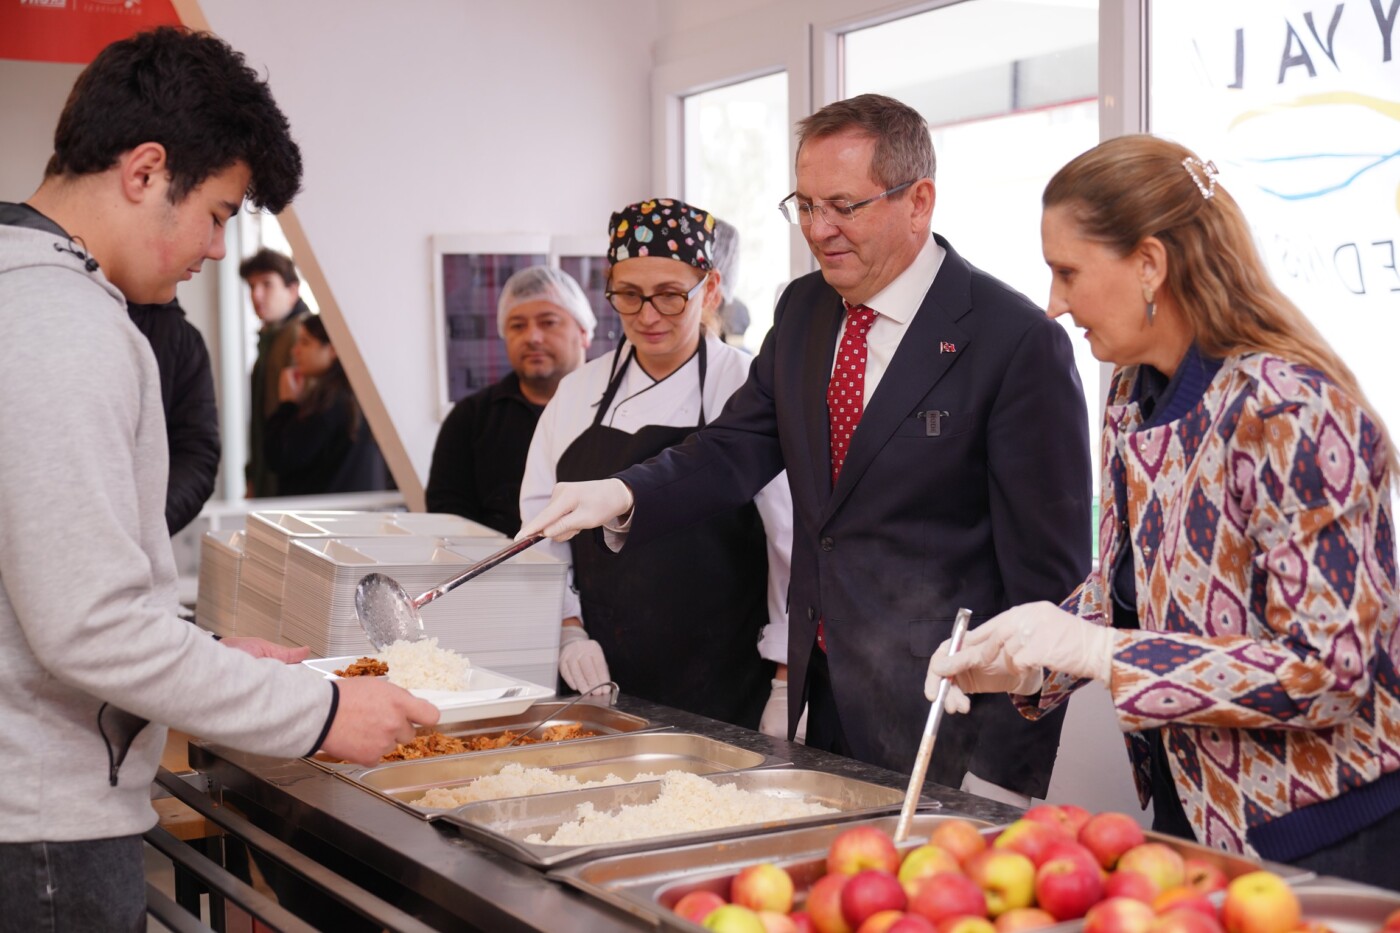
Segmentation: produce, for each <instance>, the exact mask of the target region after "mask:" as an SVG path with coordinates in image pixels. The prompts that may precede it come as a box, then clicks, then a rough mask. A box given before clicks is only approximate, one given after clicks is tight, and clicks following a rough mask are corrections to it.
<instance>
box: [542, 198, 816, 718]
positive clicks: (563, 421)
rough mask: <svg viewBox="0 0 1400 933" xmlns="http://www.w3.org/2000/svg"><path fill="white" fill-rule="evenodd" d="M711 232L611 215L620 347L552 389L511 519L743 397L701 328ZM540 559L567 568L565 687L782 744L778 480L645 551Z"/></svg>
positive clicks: (672, 221)
mask: <svg viewBox="0 0 1400 933" xmlns="http://www.w3.org/2000/svg"><path fill="white" fill-rule="evenodd" d="M714 226H715V218H714V217H713V216H711V215H710V214H708V213H706V212H705V211H703V210H700V209H699V208H697V207H692V206H691V205H689V204H685V203H684V202H682V201H676V200H670V199H665V198H663V199H658V200H653V201H643V202H641V203H640V204H633V205H631V206H629V207H626V208H624V209H622V210H621V211H618V212H617V213H615V214H613V215H612V220H611V222H610V223H609V225H608V238H609V243H608V261H609V262H610V263H611V264H612V265H611V269H610V270H609V277H608V293H607V294H608V301H609V302H610V303H611V304H612V306H613V307H614V308H615V309H616V310H617V312H618V314H619V316H620V317H621V318H622V329H623V331H624V333H625V335H626V338H627V339H626V340H625V341H624V342H623V343H622V344H621V345H620V346H619V347H618V348H617V349H616V350H615V351H614V352H613V353H611V354H607V355H605V356H602V357H599V358H598V359H596V360H593V361H592V362H590V363H587V364H586V365H584V366H582V367H580V368H579V369H578V370H576V371H574V372H573V373H571V374H569V375H568V376H566V377H565V378H564V380H563V382H561V383H560V385H559V390H558V391H557V392H556V393H555V395H554V398H553V399H552V400H551V401H550V403H549V405H548V406H547V407H546V408H545V410H544V414H543V415H541V416H540V423H539V426H538V427H537V428H536V429H535V436H534V440H533V441H532V442H531V444H530V454H529V458H528V460H527V461H526V465H525V477H524V481H523V483H522V485H521V490H520V514H521V516H522V517H523V518H524V519H525V520H526V521H528V520H529V519H531V518H533V517H534V516H535V515H536V514H538V513H539V512H540V510H541V509H543V508H544V506H545V504H546V503H547V502H548V501H549V496H550V492H551V490H553V488H554V484H555V483H556V482H578V481H581V480H593V479H602V478H604V477H607V476H611V475H612V474H614V473H616V472H618V471H619V470H622V469H625V468H626V467H629V466H632V465H633V464H636V463H640V462H642V461H643V460H646V459H648V458H650V457H653V456H655V455H656V454H659V453H660V452H661V451H663V450H665V449H666V448H667V447H670V446H672V445H675V444H678V443H680V442H681V441H682V440H684V439H685V438H686V437H687V436H688V435H689V434H690V433H691V432H693V431H694V430H696V429H697V428H700V427H703V426H704V424H705V423H706V421H707V420H712V419H713V418H714V417H715V416H716V415H718V414H719V412H720V409H721V408H723V406H724V403H725V401H726V400H727V399H728V398H729V396H730V395H731V394H732V393H733V392H734V391H735V390H736V389H738V388H739V386H740V385H741V384H743V382H744V380H745V378H746V377H747V375H748V368H749V361H750V357H748V356H747V355H746V354H744V353H743V352H741V351H739V350H736V349H734V348H733V347H730V346H728V345H727V344H725V343H724V341H723V340H721V339H720V338H719V336H718V334H717V332H716V329H715V328H714V327H712V326H710V327H707V326H705V325H704V322H703V318H704V317H705V316H706V314H707V312H708V313H709V314H710V315H711V316H713V314H714V312H715V310H717V309H718V307H719V304H720V301H721V294H720V283H719V278H720V277H719V273H718V272H717V271H716V270H715V268H714V263H713V243H714ZM541 546H543V547H549V548H552V549H554V550H555V552H556V556H558V557H560V559H567V560H569V561H570V562H571V563H572V564H573V587H572V588H571V590H570V591H568V592H566V594H565V601H564V613H563V614H564V620H563V629H562V631H561V637H560V652H559V673H560V675H561V676H562V677H563V678H564V681H565V682H566V683H567V684H568V685H569V686H570V687H572V688H573V689H575V690H580V691H584V690H588V689H589V688H591V687H594V686H596V685H598V684H600V683H603V682H605V681H608V680H613V681H615V682H616V683H617V684H618V686H619V687H620V688H621V689H622V690H623V691H625V692H627V693H631V694H634V695H636V696H640V697H643V698H645V699H648V700H652V701H655V702H658V703H664V704H666V705H668V706H673V707H677V708H679V709H684V710H689V711H690V712H694V713H699V714H701V715H705V716H710V717H713V718H715V719H721V720H724V721H726V722H731V723H735V724H737V725H741V726H746V727H748V728H755V727H758V726H760V720H761V721H762V722H761V725H762V727H763V731H765V732H768V733H769V734H772V735H785V734H786V732H787V682H786V674H787V668H786V664H785V662H786V660H787V613H786V608H785V603H786V592H787V585H788V569H789V567H788V564H789V554H790V551H791V546H792V498H791V495H790V493H789V491H788V483H787V475H786V474H779V476H778V477H777V478H776V479H775V480H773V482H772V483H770V484H769V485H768V486H767V487H765V488H764V489H763V491H762V492H760V493H759V494H758V496H757V497H755V499H754V500H753V502H751V503H748V504H746V505H744V506H743V507H741V508H739V509H736V510H734V511H732V512H729V513H727V514H724V515H720V516H717V517H714V518H711V519H709V520H707V521H704V522H701V523H699V524H697V525H694V526H692V527H690V528H688V529H685V530H684V531H679V532H677V533H675V534H673V535H671V536H669V537H667V538H665V539H663V540H660V541H657V542H655V543H654V544H653V545H652V546H649V547H645V548H637V549H629V550H627V551H626V552H625V553H613V552H612V551H611V550H609V549H608V548H607V546H606V545H605V544H604V543H603V541H602V533H601V532H598V533H594V534H581V535H578V536H576V537H575V538H573V540H571V541H569V542H568V543H567V544H559V543H555V542H553V541H547V542H545V543H544V544H543V545H541ZM775 665H776V666H777V670H776V677H775Z"/></svg>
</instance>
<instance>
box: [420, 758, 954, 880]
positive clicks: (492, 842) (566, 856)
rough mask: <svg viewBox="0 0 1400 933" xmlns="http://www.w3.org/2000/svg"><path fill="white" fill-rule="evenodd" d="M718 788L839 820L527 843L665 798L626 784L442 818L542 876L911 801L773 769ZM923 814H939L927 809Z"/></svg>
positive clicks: (875, 788)
mask: <svg viewBox="0 0 1400 933" xmlns="http://www.w3.org/2000/svg"><path fill="white" fill-rule="evenodd" d="M705 780H707V781H713V782H715V783H717V784H734V785H737V786H738V787H739V789H740V790H746V791H753V792H756V793H760V794H766V795H768V796H772V797H786V798H790V799H791V798H797V799H801V800H805V801H807V802H810V803H819V804H823V805H825V806H828V807H833V808H835V809H836V810H838V811H840V812H838V813H823V814H820V815H818V816H811V817H803V818H800V819H795V820H783V821H781V822H777V823H750V824H748V825H743V826H731V827H728V828H725V829H716V830H708V831H705V832H691V833H677V834H674V835H668V836H654V837H651V838H647V839H633V840H629V841H626V842H607V843H595V844H591V845H577V846H551V845H540V844H538V843H531V842H526V841H525V840H526V838H527V837H528V836H530V835H532V834H534V833H539V834H540V835H541V836H546V837H547V836H549V835H550V834H552V833H553V832H554V831H555V830H557V829H558V828H559V827H560V826H561V825H563V824H564V823H570V822H573V821H574V820H575V819H577V811H578V808H579V806H580V805H582V804H585V803H589V804H592V805H593V807H594V808H595V809H597V810H600V811H606V812H617V811H618V810H620V809H621V808H622V807H624V806H640V805H645V804H649V803H652V802H653V801H655V800H656V798H657V797H658V796H660V793H661V783H660V782H659V781H647V782H643V783H640V784H622V785H617V786H613V787H593V788H588V789H586V790H576V791H565V792H563V793H558V794H541V795H540V796H537V797H512V798H508V799H505V800H487V801H483V802H481V803H469V804H467V805H466V806H463V807H458V808H457V809H456V810H447V811H445V812H444V813H442V815H441V816H440V817H439V818H440V819H441V820H443V821H446V822H448V823H451V824H453V825H454V826H456V827H457V828H458V829H459V830H461V832H462V833H463V834H464V835H466V836H469V837H470V838H472V839H474V840H476V841H478V842H480V843H482V844H484V845H487V846H490V847H492V848H494V849H497V850H499V851H501V852H504V853H505V854H506V855H509V856H511V857H512V858H514V859H517V860H518V861H521V862H524V863H525V864H527V865H533V866H534V867H536V868H553V867H558V866H562V865H567V864H572V863H575V862H581V861H585V860H587V859H596V858H603V857H605V856H612V855H621V854H624V853H628V852H643V851H647V850H651V849H661V848H668V847H671V846H677V845H687V844H691V843H706V844H713V843H724V844H728V843H731V842H738V841H741V839H740V837H745V836H750V835H752V834H754V833H771V832H774V831H775V830H786V829H793V828H796V827H801V826H814V825H821V824H826V823H833V822H842V821H848V820H852V819H858V818H860V817H867V816H871V815H874V814H883V813H890V812H893V811H896V810H898V809H899V808H900V805H901V803H903V800H904V792H903V791H902V790H898V789H895V788H891V787H882V786H881V785H879V784H871V783H869V782H868V781H860V780H856V779H855V778H848V777H843V776H841V775H838V774H828V773H826V772H824V771H805V770H800V769H792V768H770V769H765V770H760V771H740V772H736V773H732V774H712V775H708V776H706V777H705ZM923 805H924V806H930V807H934V806H938V804H936V803H934V802H933V801H925V802H924V804H923Z"/></svg>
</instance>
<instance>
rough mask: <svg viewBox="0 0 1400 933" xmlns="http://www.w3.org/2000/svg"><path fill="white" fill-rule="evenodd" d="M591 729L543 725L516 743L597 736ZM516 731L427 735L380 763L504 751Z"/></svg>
mask: <svg viewBox="0 0 1400 933" xmlns="http://www.w3.org/2000/svg"><path fill="white" fill-rule="evenodd" d="M597 734H598V733H597V732H594V731H593V730H591V729H585V728H583V724H582V723H578V722H565V723H560V724H559V725H557V726H546V727H545V728H543V729H541V730H540V731H539V732H537V733H535V734H534V735H529V736H526V737H525V738H524V739H523V740H522V741H521V742H520V743H519V744H520V745H534V744H535V743H536V742H563V741H567V740H568V739H586V738H591V737H592V736H595V735H597ZM519 736H520V733H519V732H512V731H510V730H506V731H505V732H500V733H497V734H495V735H470V736H466V737H465V738H458V737H456V736H451V735H443V734H442V733H441V732H430V733H428V734H427V735H420V736H418V737H417V738H415V739H414V740H413V741H412V742H409V743H408V744H406V745H400V746H399V747H397V748H395V749H394V750H393V751H392V752H390V753H389V754H387V755H385V756H384V757H383V759H381V760H383V761H414V760H416V759H419V758H433V757H435V756H437V755H455V754H457V753H459V752H483V751H487V750H488V749H492V748H505V747H506V746H507V745H509V744H510V743H511V742H513V741H514V740H515V739H516V738H518V737H519Z"/></svg>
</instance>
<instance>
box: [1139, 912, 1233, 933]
mask: <svg viewBox="0 0 1400 933" xmlns="http://www.w3.org/2000/svg"><path fill="white" fill-rule="evenodd" d="M1151 933H1224V931H1223V930H1221V928H1220V921H1219V920H1217V919H1215V917H1214V916H1207V915H1206V914H1204V913H1202V912H1200V911H1199V910H1189V909H1187V908H1185V907H1177V908H1175V909H1173V910H1169V911H1167V912H1166V913H1164V914H1161V915H1159V916H1158V917H1157V919H1156V920H1154V921H1153V922H1152V930H1151Z"/></svg>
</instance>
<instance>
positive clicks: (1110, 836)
mask: <svg viewBox="0 0 1400 933" xmlns="http://www.w3.org/2000/svg"><path fill="white" fill-rule="evenodd" d="M1078 840H1079V844H1080V845H1082V846H1084V847H1085V848H1086V849H1088V850H1089V851H1090V852H1092V853H1094V857H1095V858H1097V859H1098V860H1099V864H1100V865H1102V866H1103V867H1104V868H1107V869H1109V870H1110V871H1111V870H1112V869H1113V867H1114V866H1115V865H1117V864H1118V858H1119V856H1121V855H1122V854H1123V853H1124V852H1127V851H1128V850H1129V849H1131V848H1133V847H1134V846H1140V845H1142V844H1143V843H1144V842H1146V841H1147V837H1146V836H1145V835H1143V832H1142V827H1141V826H1139V825H1138V824H1137V822H1136V821H1135V820H1134V819H1133V818H1132V817H1130V816H1128V815H1127V814H1126V813H1099V814H1096V815H1094V816H1091V817H1089V822H1087V823H1085V824H1084V825H1083V826H1082V827H1080V830H1079V836H1078Z"/></svg>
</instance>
